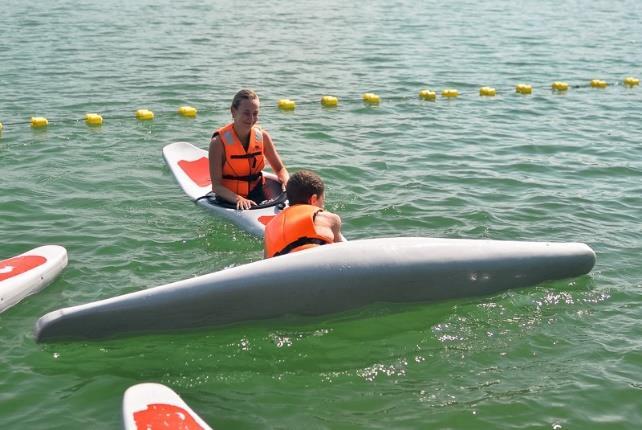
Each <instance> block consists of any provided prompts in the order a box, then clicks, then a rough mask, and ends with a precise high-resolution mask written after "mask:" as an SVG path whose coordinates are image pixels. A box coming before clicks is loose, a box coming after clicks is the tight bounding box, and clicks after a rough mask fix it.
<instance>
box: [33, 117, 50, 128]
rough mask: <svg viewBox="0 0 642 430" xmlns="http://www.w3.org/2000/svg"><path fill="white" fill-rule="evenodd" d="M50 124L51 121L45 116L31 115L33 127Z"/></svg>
mask: <svg viewBox="0 0 642 430" xmlns="http://www.w3.org/2000/svg"><path fill="white" fill-rule="evenodd" d="M48 125H49V121H48V120H47V118H45V117H44V116H34V117H31V126H32V127H33V128H42V127H46V126H48Z"/></svg>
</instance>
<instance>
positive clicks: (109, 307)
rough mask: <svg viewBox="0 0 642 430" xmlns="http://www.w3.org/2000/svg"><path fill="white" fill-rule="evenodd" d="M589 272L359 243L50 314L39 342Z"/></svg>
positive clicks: (567, 259)
mask: <svg viewBox="0 0 642 430" xmlns="http://www.w3.org/2000/svg"><path fill="white" fill-rule="evenodd" d="M594 264H595V253H594V252H593V250H592V249H591V248H590V247H589V246H587V245H585V244H583V243H552V242H517V241H493V240H466V239H431V238H410V237H409V238H383V239H368V240H355V241H351V242H344V243H337V244H332V245H326V246H321V247H318V248H314V249H311V250H307V251H304V252H298V253H293V254H289V255H284V256H281V257H276V258H272V259H268V260H261V261H257V262H254V263H249V264H245V265H242V266H238V267H233V268H229V269H225V270H222V271H219V272H215V273H211V274H208V275H203V276H199V277H195V278H191V279H187V280H183V281H179V282H174V283H171V284H167V285H163V286H159V287H155V288H150V289H146V290H143V291H138V292H134V293H130V294H125V295H122V296H118V297H114V298H110V299H106V300H101V301H97V302H93V303H88V304H84V305H79V306H74V307H69V308H65V309H60V310H56V311H53V312H50V313H48V314H46V315H44V316H43V317H41V318H40V319H39V320H38V322H37V323H36V330H35V335H36V340H37V341H39V342H46V341H52V340H59V339H60V340H62V339H67V340H73V339H91V338H102V337H115V336H122V335H131V334H142V333H152V332H166V331H173V330H180V329H189V328H197V327H209V326H217V325H226V324H232V323H238V322H242V321H251V320H260V319H266V318H275V317H279V316H282V315H286V314H295V315H324V314H331V313H336V312H342V311H346V310H349V309H353V308H358V307H362V306H366V305H368V304H371V303H376V302H389V303H410V302H431V301H437V300H447V299H456V298H464V297H473V296H482V295H489V294H493V293H496V292H499V291H504V290H507V289H511V288H523V287H528V286H533V285H536V284H539V283H541V282H544V281H551V280H558V279H565V278H571V277H576V276H580V275H583V274H586V273H588V272H590V271H591V269H592V268H593V266H594Z"/></svg>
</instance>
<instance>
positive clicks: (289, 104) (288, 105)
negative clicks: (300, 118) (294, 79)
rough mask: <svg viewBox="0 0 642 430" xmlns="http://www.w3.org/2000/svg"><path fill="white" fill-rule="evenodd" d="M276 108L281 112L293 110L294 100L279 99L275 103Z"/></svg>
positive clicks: (294, 106)
mask: <svg viewBox="0 0 642 430" xmlns="http://www.w3.org/2000/svg"><path fill="white" fill-rule="evenodd" d="M277 106H278V107H279V109H281V110H294V109H295V108H296V103H295V102H294V100H290V99H280V100H279V101H278V102H277Z"/></svg>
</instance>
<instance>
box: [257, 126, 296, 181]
mask: <svg viewBox="0 0 642 430" xmlns="http://www.w3.org/2000/svg"><path fill="white" fill-rule="evenodd" d="M262 133H263V154H264V155H265V158H266V159H267V161H268V163H269V164H270V167H271V168H272V170H274V173H275V174H276V176H277V177H278V178H279V181H281V185H282V186H283V188H284V189H285V185H286V184H287V183H288V180H289V179H290V174H289V173H288V169H286V168H285V165H284V164H283V161H281V157H279V153H278V152H276V147H275V146H274V142H273V141H272V138H271V137H270V135H269V134H268V133H267V132H266V131H262Z"/></svg>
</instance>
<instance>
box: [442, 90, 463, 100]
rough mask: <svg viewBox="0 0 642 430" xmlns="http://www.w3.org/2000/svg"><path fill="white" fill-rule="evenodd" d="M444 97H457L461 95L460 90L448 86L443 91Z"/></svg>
mask: <svg viewBox="0 0 642 430" xmlns="http://www.w3.org/2000/svg"><path fill="white" fill-rule="evenodd" d="M441 96H442V97H447V98H455V97H459V91H457V90H455V89H452V88H446V89H445V90H443V91H442V92H441Z"/></svg>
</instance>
